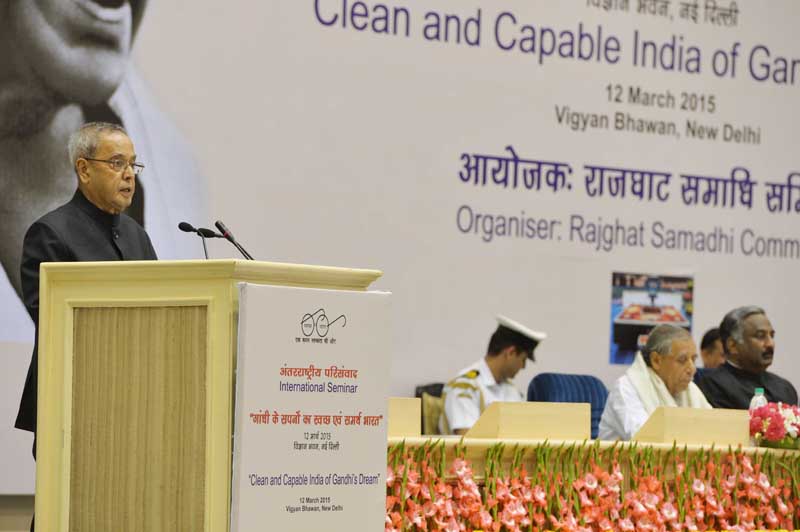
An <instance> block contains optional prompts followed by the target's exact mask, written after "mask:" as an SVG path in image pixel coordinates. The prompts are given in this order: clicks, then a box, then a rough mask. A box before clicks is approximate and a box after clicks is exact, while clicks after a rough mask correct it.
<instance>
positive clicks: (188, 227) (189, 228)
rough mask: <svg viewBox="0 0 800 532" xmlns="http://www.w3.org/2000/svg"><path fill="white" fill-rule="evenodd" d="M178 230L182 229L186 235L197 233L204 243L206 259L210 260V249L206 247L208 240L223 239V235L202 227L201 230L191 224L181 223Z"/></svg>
mask: <svg viewBox="0 0 800 532" xmlns="http://www.w3.org/2000/svg"><path fill="white" fill-rule="evenodd" d="M178 229H180V230H181V231H183V232H184V233H196V234H197V235H198V236H199V237H200V240H202V241H203V254H204V255H205V256H206V259H208V247H207V246H206V238H217V237H222V235H218V234H217V233H215V232H214V231H212V230H211V229H206V228H204V227H200V228H199V229H198V228H195V227H194V226H193V225H192V224H190V223H189V222H181V223H179V224H178Z"/></svg>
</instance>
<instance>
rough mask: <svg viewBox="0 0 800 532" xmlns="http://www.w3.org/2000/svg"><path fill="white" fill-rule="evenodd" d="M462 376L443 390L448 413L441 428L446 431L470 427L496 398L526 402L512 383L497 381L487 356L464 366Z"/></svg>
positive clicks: (445, 412)
mask: <svg viewBox="0 0 800 532" xmlns="http://www.w3.org/2000/svg"><path fill="white" fill-rule="evenodd" d="M458 375H459V376H458V377H456V378H455V379H453V380H452V381H450V382H448V383H447V385H446V386H445V387H444V390H443V392H442V395H443V396H444V415H445V416H446V418H447V419H446V424H445V420H440V422H439V431H440V432H442V433H443V434H447V433H453V432H454V431H456V430H458V429H469V428H470V427H472V425H474V424H475V422H476V421H478V418H479V417H480V415H481V413H482V412H483V410H484V409H485V408H486V407H487V406H489V405H490V404H492V403H494V402H496V401H502V402H519V401H522V394H520V392H519V390H517V388H516V387H515V386H514V385H513V384H511V382H509V381H504V382H500V383H498V382H497V381H495V380H494V376H493V375H492V371H491V370H490V369H489V366H488V365H487V364H486V359H485V358H481V359H480V360H478V361H477V362H475V363H474V364H472V365H470V366H468V367H466V368H464V369H463V370H461V371H460V372H459V374H458ZM446 429H449V431H448V430H446Z"/></svg>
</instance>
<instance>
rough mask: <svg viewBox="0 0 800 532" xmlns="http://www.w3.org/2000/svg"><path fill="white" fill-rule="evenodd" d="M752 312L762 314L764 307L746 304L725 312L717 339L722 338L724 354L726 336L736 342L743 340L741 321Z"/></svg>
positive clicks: (726, 345) (726, 341) (726, 343)
mask: <svg viewBox="0 0 800 532" xmlns="http://www.w3.org/2000/svg"><path fill="white" fill-rule="evenodd" d="M754 314H764V315H766V314H767V313H766V312H764V309H763V308H761V307H757V306H755V305H748V306H746V307H739V308H735V309H733V310H732V311H730V312H728V313H727V314H725V317H724V318H722V323H720V324H719V339H720V340H722V349H723V350H724V351H725V354H726V355H727V354H729V353H728V338H733V341H734V342H736V343H737V344H741V343H742V342H744V333H743V331H742V323H743V322H744V320H746V319H747V318H749V317H750V316H753V315H754Z"/></svg>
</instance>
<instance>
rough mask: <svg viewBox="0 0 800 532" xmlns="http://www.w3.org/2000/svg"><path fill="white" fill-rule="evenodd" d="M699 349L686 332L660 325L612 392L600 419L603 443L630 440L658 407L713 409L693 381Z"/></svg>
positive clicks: (672, 326) (600, 436) (652, 332)
mask: <svg viewBox="0 0 800 532" xmlns="http://www.w3.org/2000/svg"><path fill="white" fill-rule="evenodd" d="M695 360H697V347H696V346H695V344H694V340H692V337H691V335H690V334H689V332H688V331H686V329H682V328H680V327H676V326H674V325H659V326H658V327H656V328H655V329H653V330H652V331H651V332H650V336H649V338H648V340H647V345H646V346H645V347H644V349H643V351H642V353H639V354H637V355H636V358H635V359H634V361H633V364H632V365H631V367H630V368H629V369H628V371H626V372H625V375H623V376H622V377H620V378H619V379H618V380H617V382H616V383H615V384H614V386H613V387H612V389H611V392H610V393H609V396H608V401H607V402H606V407H605V410H603V416H602V417H601V418H600V428H599V434H598V436H599V438H600V439H601V440H630V439H631V438H632V437H633V436H634V435H635V434H636V433H637V432H638V431H639V429H640V428H641V426H642V425H644V423H645V422H646V421H647V419H648V418H649V417H650V415H651V414H652V413H653V411H654V410H655V409H656V408H658V407H659V406H682V407H691V408H711V405H710V404H709V403H708V401H707V400H706V398H705V396H704V395H703V392H701V391H700V389H699V388H698V387H697V386H696V385H695V384H694V383H693V382H692V378H693V377H694V373H695V367H694V362H695Z"/></svg>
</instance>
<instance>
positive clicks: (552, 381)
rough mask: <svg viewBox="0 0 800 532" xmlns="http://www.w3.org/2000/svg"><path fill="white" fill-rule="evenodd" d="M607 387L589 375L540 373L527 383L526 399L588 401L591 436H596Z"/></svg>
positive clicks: (570, 401) (568, 401)
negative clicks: (590, 411) (590, 416)
mask: <svg viewBox="0 0 800 532" xmlns="http://www.w3.org/2000/svg"><path fill="white" fill-rule="evenodd" d="M606 399H608V389H606V386H605V384H603V381H601V380H600V379H598V378H597V377H593V376H591V375H569V374H567V373H540V374H538V375H536V376H535V377H534V378H533V379H531V383H530V384H529V385H528V401H543V402H547V403H589V404H590V405H591V409H592V438H597V428H598V426H599V425H600V416H602V415H603V409H604V408H605V407H606Z"/></svg>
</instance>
